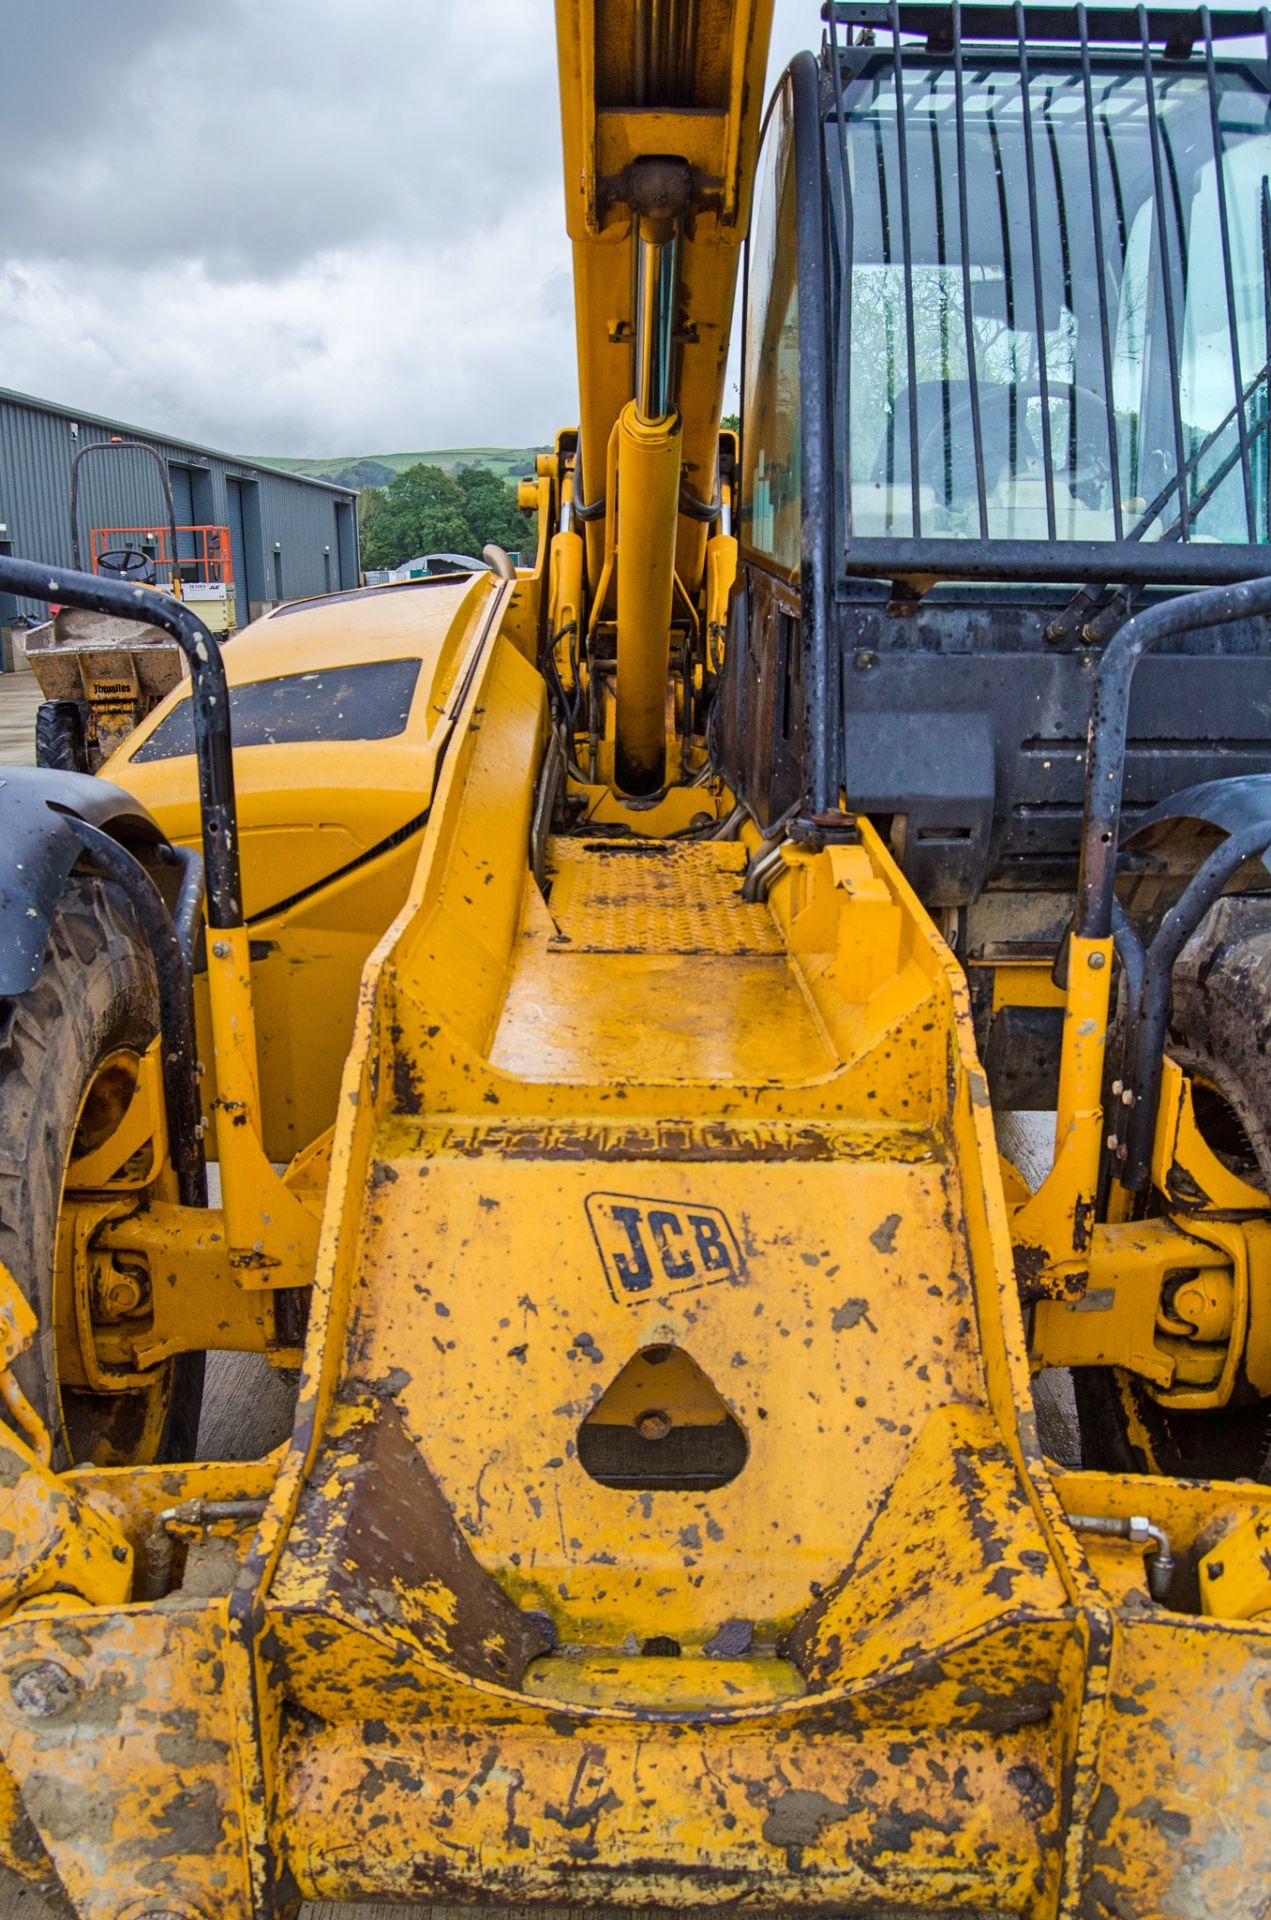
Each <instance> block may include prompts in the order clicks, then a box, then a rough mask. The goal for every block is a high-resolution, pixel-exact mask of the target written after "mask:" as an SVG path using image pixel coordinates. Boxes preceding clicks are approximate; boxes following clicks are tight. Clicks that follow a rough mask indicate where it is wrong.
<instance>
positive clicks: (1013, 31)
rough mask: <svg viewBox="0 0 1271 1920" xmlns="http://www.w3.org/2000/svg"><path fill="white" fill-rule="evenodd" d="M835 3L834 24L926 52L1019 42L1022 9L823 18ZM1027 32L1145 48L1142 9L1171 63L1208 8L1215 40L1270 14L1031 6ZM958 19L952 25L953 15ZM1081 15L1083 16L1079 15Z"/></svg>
mask: <svg viewBox="0 0 1271 1920" xmlns="http://www.w3.org/2000/svg"><path fill="white" fill-rule="evenodd" d="M831 6H832V7H833V11H834V20H835V24H836V25H838V26H845V27H871V28H875V29H877V28H881V29H882V30H883V31H884V32H896V31H899V32H901V33H912V34H924V35H925V36H926V40H927V51H928V53H951V52H952V51H953V45H954V40H955V37H956V38H957V39H959V40H961V41H966V40H1008V41H1012V42H1014V43H1016V44H1018V41H1019V37H1020V33H1019V13H1018V11H1017V9H1016V8H1015V7H1014V6H969V7H962V8H960V9H955V8H954V7H952V6H947V7H943V6H928V5H923V4H920V3H919V4H913V5H909V4H901V5H899V6H897V5H894V4H893V5H889V4H888V0H826V4H825V5H824V6H823V7H822V8H821V18H822V20H826V21H828V20H829V18H830V9H831ZM1023 11H1024V28H1025V37H1026V39H1027V40H1028V41H1030V42H1032V43H1034V44H1037V45H1042V44H1044V43H1046V42H1057V43H1074V44H1075V43H1080V42H1082V41H1084V42H1085V43H1086V44H1087V45H1091V44H1095V45H1098V44H1106V45H1123V46H1141V45H1142V40H1143V32H1142V19H1141V14H1142V15H1145V16H1146V21H1147V37H1148V40H1149V42H1150V43H1153V44H1155V43H1157V42H1159V43H1160V44H1161V45H1162V46H1163V48H1164V52H1165V56H1166V58H1167V59H1170V60H1186V59H1188V58H1189V57H1190V56H1191V54H1192V52H1193V50H1194V49H1195V47H1196V45H1197V43H1198V42H1203V40H1204V33H1205V26H1204V18H1203V16H1204V14H1205V12H1207V11H1208V13H1209V26H1210V32H1211V34H1212V36H1213V38H1214V39H1215V40H1231V39H1243V38H1246V37H1250V38H1251V37H1254V36H1256V37H1258V38H1259V39H1261V38H1262V35H1263V29H1264V27H1265V24H1266V22H1265V17H1264V15H1263V14H1262V12H1261V11H1260V10H1257V9H1254V8H1252V7H1245V8H1240V9H1226V8H1213V9H1205V8H1201V7H1194V8H1191V9H1189V10H1187V11H1186V12H1174V11H1173V10H1172V9H1171V8H1167V7H1147V8H1143V9H1140V8H1138V7H1090V8H1085V9H1082V8H1078V7H1034V6H1029V7H1027V8H1025V9H1024V10H1023ZM959 13H960V19H959V20H957V23H956V25H955V16H956V15H957V14H959ZM1082 13H1084V20H1082V19H1079V17H1078V16H1079V15H1080V14H1082Z"/></svg>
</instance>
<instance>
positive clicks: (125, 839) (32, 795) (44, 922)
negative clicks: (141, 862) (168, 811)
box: [0, 767, 164, 998]
mask: <svg viewBox="0 0 1271 1920" xmlns="http://www.w3.org/2000/svg"><path fill="white" fill-rule="evenodd" d="M68 815H71V816H74V817H75V818H78V819H80V820H86V821H88V822H89V824H90V825H92V826H95V827H101V828H102V829H103V830H104V831H105V832H107V833H109V834H111V835H112V836H113V837H114V838H115V839H117V840H119V841H121V842H122V843H123V844H124V845H126V846H128V847H129V848H130V849H131V850H132V851H134V852H138V853H143V852H144V849H145V848H146V847H147V846H156V845H158V844H160V843H161V842H162V841H163V839H164V835H163V833H162V832H161V830H160V828H159V826H158V824H157V822H156V821H155V820H154V819H153V818H152V816H151V815H150V814H149V813H147V811H146V809H145V808H144V807H143V806H142V805H141V804H140V803H139V802H138V801H136V800H134V799H133V797H132V795H131V794H128V793H125V792H124V791H123V789H122V787H116V786H112V785H111V784H110V783H109V781H106V780H98V779H96V778H94V777H93V776H92V775H90V774H84V773H58V772H55V771H53V770H52V769H51V768H45V767H5V768H3V769H2V770H0V996H3V997H5V998H12V997H13V996H14V995H16V994H19V993H25V992H26V990H27V988H28V987H30V986H32V985H34V983H35V981H36V980H37V979H38V978H39V975H40V969H41V968H42V966H43V965H44V955H45V951H46V949H47V947H48V939H49V928H50V925H51V923H52V919H53V913H54V910H55V909H56V906H57V902H58V899H59V898H60V896H61V892H62V889H63V887H64V886H65V885H66V878H67V875H68V874H69V873H70V871H71V868H72V867H73V866H74V865H75V863H76V861H77V860H79V859H81V858H82V856H83V852H84V844H83V841H82V840H81V839H80V838H79V836H78V835H77V834H76V833H75V831H74V829H73V828H72V827H71V826H70V825H69V823H68V819H67V816H68Z"/></svg>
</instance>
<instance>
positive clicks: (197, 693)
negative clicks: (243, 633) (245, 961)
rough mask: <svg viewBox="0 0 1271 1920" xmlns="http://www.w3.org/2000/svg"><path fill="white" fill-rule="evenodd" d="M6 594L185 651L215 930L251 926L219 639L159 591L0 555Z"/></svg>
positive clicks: (0, 582)
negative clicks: (138, 629) (155, 635)
mask: <svg viewBox="0 0 1271 1920" xmlns="http://www.w3.org/2000/svg"><path fill="white" fill-rule="evenodd" d="M0 593H13V594H16V595H17V596H18V597H19V598H20V599H23V600H41V601H44V602H45V603H46V604H47V603H48V602H49V601H55V602H57V603H58V604H60V605H61V606H66V607H82V608H84V609H85V610H86V611H87V612H89V613H108V614H112V615H114V617H115V618H116V619H118V620H140V621H144V622H145V624H146V625H148V626H152V627H162V629H163V631H164V632H165V633H170V634H171V635H172V638H173V639H174V640H175V641H176V643H177V645H178V646H179V647H180V648H181V651H182V652H183V653H184V655H185V657H186V660H187V661H188V662H189V667H190V704H191V707H192V709H193V715H194V752H195V758H196V761H197V765H198V781H199V813H200V817H201V824H202V829H203V868H204V873H205V875H206V880H207V917H208V924H209V925H210V926H212V927H237V926H241V925H242V920H243V889H242V879H241V874H240V863H239V852H238V818H237V813H236V809H235V803H234V762H233V757H232V753H231V742H230V713H229V689H228V687H227V685H226V680H225V663H224V661H223V660H222V659H221V650H220V647H219V646H218V645H217V642H216V639H215V637H214V635H212V634H211V633H209V631H208V629H207V628H206V627H205V626H204V624H203V622H202V621H201V620H200V619H199V617H198V615H197V614H196V613H192V612H191V610H190V609H189V607H187V606H186V605H185V603H184V602H183V601H181V600H177V599H173V598H170V597H169V596H168V595H167V594H164V593H156V592H155V591H154V589H153V588H151V587H138V586H132V585H130V584H129V583H128V582H126V581H123V580H106V579H99V578H98V577H97V576H96V575H95V574H91V573H75V572H72V571H71V570H70V569H69V568H67V567H41V566H37V565H36V564H35V562H34V561H31V560H11V559H8V558H6V557H4V556H3V555H0Z"/></svg>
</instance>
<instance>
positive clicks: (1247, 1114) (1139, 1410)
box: [1073, 894, 1271, 1482]
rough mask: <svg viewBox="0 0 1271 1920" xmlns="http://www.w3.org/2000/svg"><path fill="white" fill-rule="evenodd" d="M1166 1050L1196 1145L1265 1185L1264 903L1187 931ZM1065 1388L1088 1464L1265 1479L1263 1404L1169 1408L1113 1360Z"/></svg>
mask: <svg viewBox="0 0 1271 1920" xmlns="http://www.w3.org/2000/svg"><path fill="white" fill-rule="evenodd" d="M1168 1052H1169V1054H1170V1057H1171V1058H1172V1059H1174V1060H1176V1061H1177V1062H1178V1064H1179V1065H1180V1066H1181V1067H1183V1068H1185V1069H1186V1070H1187V1071H1188V1072H1189V1073H1190V1074H1191V1075H1192V1077H1193V1080H1194V1081H1195V1083H1196V1086H1195V1112H1196V1120H1197V1124H1198V1126H1199V1127H1200V1129H1201V1132H1202V1133H1203V1134H1204V1136H1205V1140H1206V1143H1207V1144H1208V1145H1209V1146H1210V1147H1211V1148H1212V1150H1213V1151H1214V1153H1215V1154H1217V1156H1218V1158H1219V1159H1221V1160H1223V1161H1225V1162H1226V1164H1227V1165H1228V1166H1229V1167H1230V1168H1231V1169H1232V1170H1233V1172H1235V1173H1238V1174H1239V1175H1240V1177H1241V1178H1242V1179H1244V1180H1248V1181H1250V1182H1251V1183H1252V1184H1253V1185H1254V1186H1259V1187H1262V1188H1263V1189H1264V1190H1265V1191H1267V1192H1271V899H1268V898H1267V897H1266V896H1264V895H1257V894H1255V895H1239V894H1232V895H1228V896H1227V897H1226V898H1224V899H1222V900H1220V901H1219V902H1218V904H1217V905H1216V906H1215V907H1214V908H1213V909H1212V911H1211V912H1210V913H1209V914H1207V915H1206V917H1205V919H1204V920H1203V921H1202V923H1201V925H1200V927H1199V928H1198V929H1197V931H1196V933H1195V934H1193V936H1192V938H1191V940H1189V942H1188V943H1187V946H1186V947H1185V948H1184V949H1183V952H1182V954H1181V955H1180V956H1179V961H1178V965H1177V966H1176V968H1175V970H1174V992H1173V999H1172V1002H1171V1006H1170V1023H1169V1041H1168ZM1073 1389H1074V1392H1075V1394H1076V1400H1077V1418H1078V1422H1079V1425H1080V1428H1081V1450H1082V1459H1083V1461H1084V1463H1085V1464H1086V1465H1087V1466H1090V1467H1096V1468H1099V1469H1102V1470H1104V1471H1107V1472H1113V1473H1161V1474H1168V1475H1171V1476H1173V1477H1177V1478H1183V1479H1221V1480H1233V1479H1251V1480H1262V1481H1267V1482H1271V1400H1255V1401H1252V1402H1251V1403H1250V1404H1249V1405H1247V1406H1228V1407H1223V1408H1220V1409H1215V1411H1214V1412H1212V1413H1203V1412H1198V1413H1187V1412H1182V1411H1178V1410H1172V1409H1170V1408H1168V1407H1163V1406H1161V1404H1160V1403H1159V1401H1157V1400H1155V1399H1154V1398H1153V1396H1152V1395H1151V1394H1150V1393H1149V1392H1148V1391H1147V1389H1146V1388H1145V1387H1144V1386H1143V1384H1142V1383H1141V1382H1140V1381H1139V1380H1138V1379H1137V1378H1136V1377H1135V1376H1134V1375H1133V1374H1129V1373H1124V1372H1122V1371H1120V1370H1119V1369H1116V1368H1112V1367H1083V1368H1079V1369H1077V1370H1075V1371H1074V1374H1073Z"/></svg>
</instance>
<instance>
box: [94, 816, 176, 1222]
mask: <svg viewBox="0 0 1271 1920" xmlns="http://www.w3.org/2000/svg"><path fill="white" fill-rule="evenodd" d="M63 817H64V818H65V820H66V824H67V825H68V826H69V827H70V828H71V829H72V830H73V831H74V832H75V833H76V834H77V835H78V837H79V838H80V840H82V842H83V844H84V850H85V852H86V853H87V854H88V856H89V858H90V859H91V861H92V863H93V865H94V866H95V867H97V868H99V869H100V870H101V872H102V873H104V874H105V875H106V877H107V878H108V879H110V880H113V881H114V882H115V883H116V885H117V886H119V887H122V889H123V891H124V892H125V893H126V894H127V896H128V899H129V901H130V903H131V905H132V909H133V912H134V913H135V914H136V916H137V922H138V925H139V926H140V928H141V932H142V936H143V938H144V939H145V942H146V946H147V949H148V951H149V953H150V957H151V959H152V960H153V961H154V972H155V982H156V984H157V986H158V989H159V1032H160V1038H161V1041H162V1049H163V1103H164V1107H165V1109H166V1111H167V1116H168V1145H169V1148H170V1151H171V1154H172V1165H173V1167H174V1169H175V1171H176V1176H177V1184H178V1188H179V1191H180V1196H181V1204H182V1205H183V1206H187V1207H201V1206H206V1204H207V1181H206V1172H205V1167H204V1161H203V1136H202V1132H201V1130H200V1126H199V1121H200V1118H201V1109H200V1102H199V1082H198V1053H197V1047H196V1043H195V1035H194V993H193V988H192V985H191V979H190V968H189V965H188V963H187V960H186V956H185V952H184V950H183V948H182V945H181V940H180V936H179V935H178V933H177V929H176V927H175V925H174V924H173V920H172V916H171V915H170V914H169V912H168V909H167V908H166V907H165V906H164V904H163V900H162V897H161V896H160V893H159V890H158V888H157V887H156V886H155V883H154V881H153V880H152V879H151V878H150V875H149V874H148V873H147V872H146V870H145V868H144V867H143V866H142V865H141V863H140V861H139V860H137V859H136V858H134V856H133V855H132V854H131V853H129V851H128V849H127V848H126V847H121V846H120V844H119V842H118V841H117V840H112V838H111V836H110V835H109V834H108V833H103V831H102V829H101V828H100V827H94V826H92V825H90V823H89V822H88V821H87V820H80V819H78V818H77V817H76V816H75V815H74V814H69V813H68V814H66V815H64V816H63Z"/></svg>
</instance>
